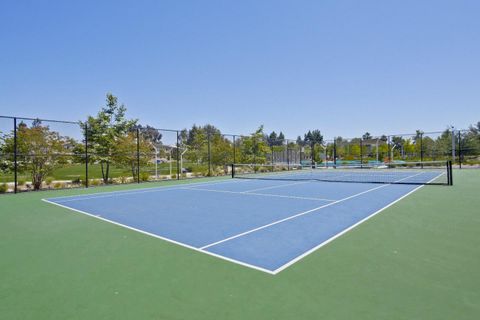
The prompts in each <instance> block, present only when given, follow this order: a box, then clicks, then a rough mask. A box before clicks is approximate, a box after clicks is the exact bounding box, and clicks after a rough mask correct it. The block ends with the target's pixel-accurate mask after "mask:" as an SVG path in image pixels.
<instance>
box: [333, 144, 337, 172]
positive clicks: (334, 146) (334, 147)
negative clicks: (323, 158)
mask: <svg viewBox="0 0 480 320" xmlns="http://www.w3.org/2000/svg"><path fill="white" fill-rule="evenodd" d="M333 167H334V168H336V167H337V137H333Z"/></svg>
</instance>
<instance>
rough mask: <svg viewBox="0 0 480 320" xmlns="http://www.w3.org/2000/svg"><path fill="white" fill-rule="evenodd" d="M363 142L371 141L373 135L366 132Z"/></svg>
mask: <svg viewBox="0 0 480 320" xmlns="http://www.w3.org/2000/svg"><path fill="white" fill-rule="evenodd" d="M362 139H363V140H370V139H372V135H371V134H370V133H369V132H365V134H364V135H363V136H362Z"/></svg>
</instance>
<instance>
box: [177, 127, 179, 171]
mask: <svg viewBox="0 0 480 320" xmlns="http://www.w3.org/2000/svg"><path fill="white" fill-rule="evenodd" d="M178 139H179V133H178V131H177V180H180V142H179V140H178Z"/></svg>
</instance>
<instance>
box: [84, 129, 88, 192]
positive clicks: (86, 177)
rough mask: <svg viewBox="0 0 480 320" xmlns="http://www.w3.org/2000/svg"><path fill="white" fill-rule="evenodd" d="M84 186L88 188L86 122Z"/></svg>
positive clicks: (86, 133)
mask: <svg viewBox="0 0 480 320" xmlns="http://www.w3.org/2000/svg"><path fill="white" fill-rule="evenodd" d="M84 130H85V188H88V124H87V123H85V129H84Z"/></svg>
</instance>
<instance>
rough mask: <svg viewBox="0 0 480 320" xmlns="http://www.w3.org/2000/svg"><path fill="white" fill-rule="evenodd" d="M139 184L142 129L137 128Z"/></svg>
mask: <svg viewBox="0 0 480 320" xmlns="http://www.w3.org/2000/svg"><path fill="white" fill-rule="evenodd" d="M137 183H140V129H139V128H138V127H137Z"/></svg>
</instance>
